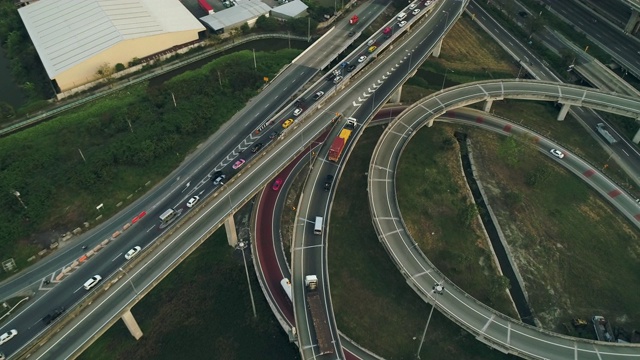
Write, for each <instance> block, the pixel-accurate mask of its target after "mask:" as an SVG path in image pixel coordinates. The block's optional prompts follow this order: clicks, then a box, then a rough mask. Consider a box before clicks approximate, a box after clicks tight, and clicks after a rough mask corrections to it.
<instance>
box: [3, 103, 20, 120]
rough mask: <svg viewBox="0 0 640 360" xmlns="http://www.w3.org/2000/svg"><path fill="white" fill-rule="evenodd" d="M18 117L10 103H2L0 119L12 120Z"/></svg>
mask: <svg viewBox="0 0 640 360" xmlns="http://www.w3.org/2000/svg"><path fill="white" fill-rule="evenodd" d="M15 115H16V111H15V110H14V109H13V106H11V105H10V104H9V103H6V102H4V101H0V119H10V118H12V117H14V116H15Z"/></svg>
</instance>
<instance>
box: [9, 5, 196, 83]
mask: <svg viewBox="0 0 640 360" xmlns="http://www.w3.org/2000/svg"><path fill="white" fill-rule="evenodd" d="M18 11H19V13H20V17H21V18H22V21H23V22H24V24H25V26H26V28H27V31H28V32H29V36H30V37H31V40H32V41H33V44H34V45H35V47H36V50H37V51H38V55H40V59H41V60H42V62H43V64H44V67H45V69H46V70H47V74H49V77H50V78H52V79H53V78H55V77H56V75H58V74H60V73H61V72H63V71H66V70H68V69H69V68H71V67H73V66H74V65H76V64H78V63H81V62H82V61H84V60H86V59H88V58H90V57H92V56H95V55H97V54H99V53H100V52H102V51H104V50H106V49H108V48H109V47H111V46H113V45H115V44H117V43H118V42H120V41H124V40H129V39H136V38H140V37H145V36H151V35H159V34H164V33H171V32H178V31H185V30H204V27H203V26H202V25H201V24H200V23H199V22H198V20H197V19H196V18H194V17H193V15H191V13H190V12H189V11H188V10H187V9H186V8H185V7H184V6H183V5H182V4H181V3H180V2H179V1H178V0H82V1H78V0H41V1H38V2H35V3H32V4H31V5H28V6H25V7H23V8H20V9H19V10H18Z"/></svg>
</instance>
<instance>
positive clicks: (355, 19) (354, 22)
mask: <svg viewBox="0 0 640 360" xmlns="http://www.w3.org/2000/svg"><path fill="white" fill-rule="evenodd" d="M358 21H360V19H359V18H358V15H353V16H352V17H351V19H349V24H350V25H355V24H357V23H358Z"/></svg>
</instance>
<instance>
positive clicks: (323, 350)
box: [304, 275, 333, 355]
mask: <svg viewBox="0 0 640 360" xmlns="http://www.w3.org/2000/svg"><path fill="white" fill-rule="evenodd" d="M304 283H305V286H306V287H307V306H309V310H310V311H311V317H312V318H313V328H314V329H315V330H316V339H317V340H318V349H319V351H320V355H324V354H333V344H332V342H331V329H329V322H328V321H327V316H326V311H325V309H324V307H323V306H322V301H321V300H320V293H319V292H318V277H317V276H316V275H307V276H306V277H305V278H304Z"/></svg>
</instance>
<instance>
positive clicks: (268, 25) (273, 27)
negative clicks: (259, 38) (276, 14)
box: [255, 15, 280, 31]
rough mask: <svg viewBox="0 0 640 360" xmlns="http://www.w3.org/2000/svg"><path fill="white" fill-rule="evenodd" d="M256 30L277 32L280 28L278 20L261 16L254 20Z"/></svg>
mask: <svg viewBox="0 0 640 360" xmlns="http://www.w3.org/2000/svg"><path fill="white" fill-rule="evenodd" d="M255 26H256V28H257V29H259V30H262V31H277V30H278V29H279V28H280V24H279V23H278V20H276V19H274V18H271V17H266V16H264V15H261V16H260V17H258V19H257V20H256V25H255Z"/></svg>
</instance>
